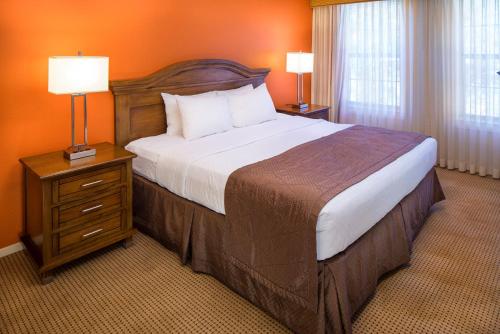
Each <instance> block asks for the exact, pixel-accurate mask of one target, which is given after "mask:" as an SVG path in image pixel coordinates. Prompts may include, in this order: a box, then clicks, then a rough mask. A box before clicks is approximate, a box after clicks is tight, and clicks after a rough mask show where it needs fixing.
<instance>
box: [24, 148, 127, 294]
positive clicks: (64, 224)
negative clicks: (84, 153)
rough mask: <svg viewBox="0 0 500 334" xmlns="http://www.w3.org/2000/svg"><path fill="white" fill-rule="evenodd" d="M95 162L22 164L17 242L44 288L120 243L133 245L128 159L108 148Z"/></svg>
mask: <svg viewBox="0 0 500 334" xmlns="http://www.w3.org/2000/svg"><path fill="white" fill-rule="evenodd" d="M94 147H95V148H96V150H97V153H96V155H95V156H93V157H87V158H82V159H77V160H73V161H69V160H66V159H65V158H64V157H63V151H59V152H53V153H48V154H42V155H37V156H33V157H27V158H22V159H20V162H21V163H22V164H23V166H24V226H23V234H22V236H21V240H22V241H23V243H24V245H25V246H26V249H27V250H28V252H29V253H30V254H31V255H32V257H33V259H34V260H35V262H36V263H37V264H38V267H39V268H38V273H39V274H40V278H41V281H42V283H44V284H45V283H49V282H51V281H52V279H53V275H52V270H53V269H54V268H56V267H59V266H61V265H62V264H64V263H66V262H69V261H71V260H74V259H77V258H79V257H81V256H83V255H86V254H88V253H91V252H93V251H96V250H98V249H100V248H103V247H105V246H108V245H111V244H113V243H115V242H118V241H123V246H124V247H127V246H128V245H129V244H131V241H132V235H133V234H134V232H135V231H134V229H133V228H132V158H134V157H135V155H134V154H133V153H130V152H128V151H126V150H124V149H123V148H120V147H118V146H115V145H112V144H110V143H101V144H97V145H94Z"/></svg>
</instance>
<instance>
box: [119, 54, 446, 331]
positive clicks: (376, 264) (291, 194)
mask: <svg viewBox="0 0 500 334" xmlns="http://www.w3.org/2000/svg"><path fill="white" fill-rule="evenodd" d="M268 73H269V70H268V69H249V68H247V67H245V66H243V65H240V64H238V63H235V62H232V61H227V60H196V61H187V62H182V63H177V64H174V65H170V66H168V67H166V68H164V69H163V70H161V71H159V72H156V73H154V74H152V75H150V76H147V77H145V78H140V79H135V80H122V81H113V82H111V89H112V91H113V94H114V96H115V120H116V122H115V142H116V143H117V144H118V145H122V146H125V147H126V148H127V149H129V150H131V151H133V152H134V153H136V154H137V156H138V157H137V158H136V159H135V160H134V163H133V168H134V180H133V214H134V224H135V225H136V226H137V227H138V228H139V229H140V230H142V231H143V232H145V233H147V234H148V235H150V236H152V237H153V238H155V239H156V240H158V241H159V242H161V243H162V244H164V245H165V246H166V247H168V248H169V249H172V250H174V251H176V252H177V253H178V254H179V256H180V258H181V261H182V263H184V264H187V263H189V264H190V265H191V268H192V269H193V270H194V271H196V272H202V273H207V274H210V275H212V276H214V277H216V278H217V279H218V280H220V281H221V282H222V283H224V284H225V285H227V286H228V287H230V288H231V289H233V290H234V291H236V292H237V293H239V294H240V295H242V296H243V297H245V298H246V299H248V300H249V301H251V302H252V303H254V304H255V305H257V306H259V307H260V308H261V309H263V310H264V311H266V312H268V313H269V314H271V315H272V316H274V317H275V318H276V319H277V320H279V321H280V322H282V323H283V324H285V325H286V326H287V327H289V328H290V329H292V330H293V331H295V332H298V333H325V332H327V333H349V332H350V331H351V318H352V316H353V315H354V313H355V312H356V311H357V310H359V309H360V308H361V306H362V305H363V303H364V302H365V301H366V300H367V299H368V298H369V296H370V295H371V294H372V293H373V292H374V291H375V289H376V285H377V281H378V279H379V278H380V277H381V276H382V275H384V274H385V273H387V272H390V271H392V270H394V269H396V268H398V267H400V266H402V265H404V264H406V263H408V262H409V260H410V252H411V247H412V241H413V240H414V238H415V237H416V235H417V234H418V232H419V230H420V228H421V227H422V225H423V224H424V222H425V218H426V216H427V215H428V213H429V210H430V208H431V206H432V205H433V204H434V203H436V202H438V201H440V200H442V199H443V198H444V195H443V193H442V190H441V187H440V185H439V181H438V179H437V176H436V173H435V171H434V168H433V166H434V163H435V159H436V142H435V140H434V139H432V138H427V137H425V136H423V135H420V134H416V133H409V132H397V131H390V130H384V129H378V128H370V127H362V126H351V125H345V124H334V123H330V122H326V121H323V120H313V119H306V118H303V117H294V116H287V115H276V116H275V117H273V118H272V119H270V120H268V121H266V122H262V123H259V124H254V125H251V126H245V127H235V128H231V129H230V130H228V131H224V132H220V133H217V134H213V135H209V136H203V137H201V138H198V139H195V140H188V139H185V138H183V137H182V136H172V135H168V134H167V133H166V131H167V123H168V120H167V119H166V116H165V115H166V113H165V105H164V103H163V100H162V97H161V93H169V94H178V95H191V94H200V93H205V92H212V91H224V90H230V89H235V88H239V87H243V86H245V85H249V84H251V85H252V86H253V87H254V88H256V87H259V86H260V85H261V84H263V83H264V80H265V77H266V76H267V74H268ZM200 112H201V113H202V112H203V111H202V110H200ZM200 117H203V116H202V115H200ZM207 121H209V120H207Z"/></svg>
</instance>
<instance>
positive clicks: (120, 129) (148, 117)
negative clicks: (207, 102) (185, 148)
mask: <svg viewBox="0 0 500 334" xmlns="http://www.w3.org/2000/svg"><path fill="white" fill-rule="evenodd" d="M269 71H270V69H267V68H261V69H251V68H248V67H246V66H244V65H241V64H238V63H236V62H233V61H230V60H223V59H202V60H189V61H184V62H180V63H176V64H173V65H170V66H167V67H165V68H163V69H161V70H159V71H157V72H155V73H153V74H151V75H148V76H146V77H143V78H139V79H131V80H115V81H111V82H110V87H111V91H112V92H113V95H114V98H115V143H116V144H117V145H120V146H125V145H127V144H128V143H129V142H131V141H132V140H135V139H138V138H141V137H148V136H154V135H159V134H162V133H165V131H166V121H165V109H164V108H165V107H164V104H163V99H162V97H161V95H160V93H162V92H164V93H170V94H179V95H191V94H199V93H204V92H208V91H212V90H225V89H232V88H238V87H241V86H245V85H248V84H250V83H251V84H253V86H254V87H257V86H258V85H260V84H262V83H263V82H264V80H265V78H266V76H267V75H268V73H269Z"/></svg>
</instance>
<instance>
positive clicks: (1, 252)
mask: <svg viewBox="0 0 500 334" xmlns="http://www.w3.org/2000/svg"><path fill="white" fill-rule="evenodd" d="M23 249H24V245H23V243H22V242H17V243H15V244H12V245H10V246H7V247H4V248H0V258H2V257H4V256H7V255H10V254H14V253H17V252H19V251H22V250H23Z"/></svg>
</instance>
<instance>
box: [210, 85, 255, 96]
mask: <svg viewBox="0 0 500 334" xmlns="http://www.w3.org/2000/svg"><path fill="white" fill-rule="evenodd" d="M251 91H253V85H252V84H248V85H246V86H242V87H240V88H235V89H228V90H216V91H215V93H216V94H217V95H218V96H228V95H241V94H245V93H248V92H251Z"/></svg>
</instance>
